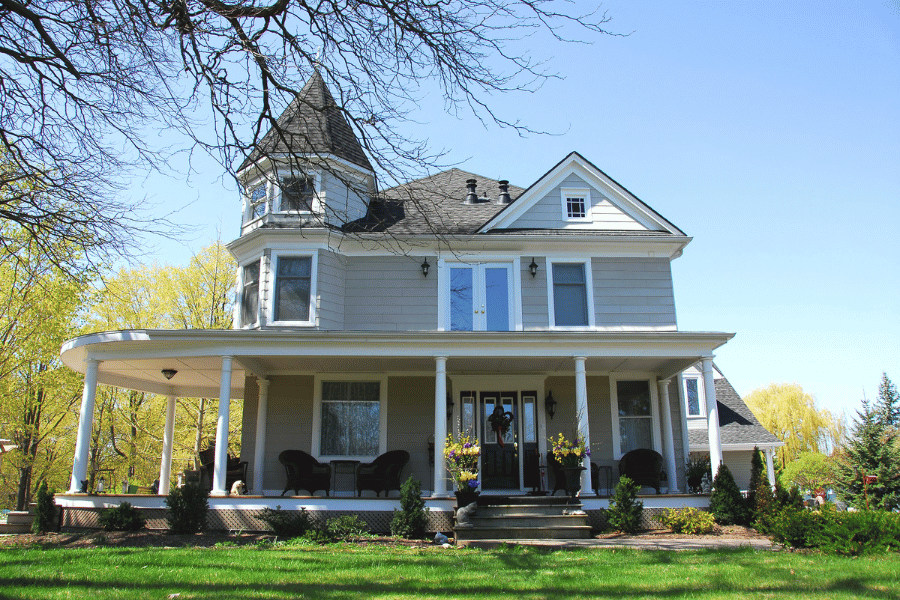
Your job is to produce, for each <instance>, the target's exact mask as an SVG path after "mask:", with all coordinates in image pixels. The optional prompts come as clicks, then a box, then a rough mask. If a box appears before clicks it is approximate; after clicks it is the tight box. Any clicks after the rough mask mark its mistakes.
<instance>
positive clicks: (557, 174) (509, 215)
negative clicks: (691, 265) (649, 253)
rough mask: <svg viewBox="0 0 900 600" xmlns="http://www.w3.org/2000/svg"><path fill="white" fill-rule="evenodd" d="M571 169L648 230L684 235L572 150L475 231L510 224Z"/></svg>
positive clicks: (484, 230)
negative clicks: (609, 197) (642, 223)
mask: <svg viewBox="0 0 900 600" xmlns="http://www.w3.org/2000/svg"><path fill="white" fill-rule="evenodd" d="M573 172H575V173H577V174H578V175H579V176H580V177H581V178H582V179H584V180H585V181H587V182H588V183H590V184H592V185H593V186H595V187H597V188H598V189H601V190H604V191H605V192H607V193H608V194H609V195H610V196H611V198H612V200H613V201H614V202H615V203H616V205H617V206H619V208H621V209H623V210H624V211H625V212H627V213H629V214H631V215H632V216H633V217H634V218H635V219H636V220H638V221H641V222H645V223H647V224H648V225H649V226H648V229H649V230H651V231H656V232H659V233H665V234H671V235H682V236H683V235H685V233H684V232H683V231H681V229H679V228H678V227H676V226H675V225H674V224H673V223H672V222H671V221H669V220H668V219H666V218H665V217H663V216H662V215H661V214H659V213H658V212H656V211H655V210H653V209H652V208H650V207H649V206H648V205H647V204H645V203H644V202H643V201H641V200H640V199H639V198H638V197H637V196H635V195H634V194H632V193H631V192H629V191H628V190H627V189H626V188H625V187H624V186H622V185H620V184H619V183H618V182H617V181H616V180H615V179H613V178H612V177H610V176H609V175H607V174H606V173H604V172H603V171H602V170H601V169H599V168H598V167H597V166H596V165H594V164H593V163H592V162H590V161H589V160H587V159H586V158H584V157H583V156H582V155H581V154H579V153H578V152H575V151H572V152H570V153H569V154H568V156H566V157H565V158H563V159H562V160H561V161H559V162H558V163H557V164H556V165H555V166H554V167H553V168H551V169H550V170H549V171H547V172H546V173H545V174H544V175H543V176H541V177H540V178H539V179H538V180H537V181H535V182H534V183H533V184H531V185H530V186H529V187H528V188H527V189H526V190H525V191H524V192H523V193H522V194H521V195H520V196H518V197H517V198H516V199H515V201H514V202H513V203H511V204H509V205H508V206H506V207H504V209H503V210H502V211H500V212H498V213H497V214H495V215H494V216H493V217H492V218H491V219H490V220H488V221H487V222H486V223H485V224H484V225H483V226H482V227H481V228H480V229H479V230H478V233H487V232H489V231H496V230H498V229H505V228H508V227H510V226H511V225H513V223H515V221H516V220H517V219H518V218H519V217H521V216H522V215H524V214H525V213H526V212H527V211H528V210H529V209H530V208H531V207H532V206H534V205H535V204H536V203H537V202H539V201H540V200H541V199H543V198H544V196H545V195H546V194H547V193H548V192H549V191H550V190H552V189H553V188H554V187H556V186H557V185H559V184H560V183H562V181H563V180H564V179H565V177H566V176H567V175H568V174H570V173H573Z"/></svg>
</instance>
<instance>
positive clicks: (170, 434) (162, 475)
mask: <svg viewBox="0 0 900 600" xmlns="http://www.w3.org/2000/svg"><path fill="white" fill-rule="evenodd" d="M174 441H175V396H171V395H170V396H166V428H165V429H164V430H163V451H162V462H161V463H160V465H159V492H158V493H159V495H160V496H166V495H168V493H169V482H170V480H171V479H172V444H173V443H174Z"/></svg>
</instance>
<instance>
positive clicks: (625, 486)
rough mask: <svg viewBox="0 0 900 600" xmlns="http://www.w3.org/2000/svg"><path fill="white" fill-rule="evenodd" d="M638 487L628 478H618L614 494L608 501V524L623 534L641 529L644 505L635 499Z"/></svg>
mask: <svg viewBox="0 0 900 600" xmlns="http://www.w3.org/2000/svg"><path fill="white" fill-rule="evenodd" d="M639 489H640V486H638V484H636V483H635V482H633V481H632V480H631V479H629V478H628V477H620V478H619V483H617V484H616V493H615V495H613V497H612V499H611V500H610V501H609V524H610V525H611V526H612V527H613V528H614V529H617V530H619V531H624V532H625V533H636V532H637V531H639V530H640V529H641V513H643V511H644V503H643V502H641V501H639V500H638V499H637V493H638V490H639Z"/></svg>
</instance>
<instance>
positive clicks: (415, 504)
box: [391, 476, 428, 540]
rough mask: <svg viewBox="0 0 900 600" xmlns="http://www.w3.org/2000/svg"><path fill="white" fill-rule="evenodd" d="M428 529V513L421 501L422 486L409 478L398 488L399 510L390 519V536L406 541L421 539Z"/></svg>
mask: <svg viewBox="0 0 900 600" xmlns="http://www.w3.org/2000/svg"><path fill="white" fill-rule="evenodd" d="M427 527H428V513H426V512H425V500H423V499H422V484H421V483H420V482H419V480H418V479H414V478H413V477H412V476H410V477H409V479H407V480H406V481H405V482H403V485H402V486H401V487H400V510H399V511H396V510H395V511H394V518H393V519H391V534H392V535H397V536H400V537H403V538H407V539H413V540H415V539H422V538H424V537H425V530H426V529H427Z"/></svg>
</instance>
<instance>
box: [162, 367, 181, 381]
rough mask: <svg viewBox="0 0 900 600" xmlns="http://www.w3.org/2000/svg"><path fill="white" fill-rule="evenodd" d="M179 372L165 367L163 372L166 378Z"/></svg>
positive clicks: (170, 377)
mask: <svg viewBox="0 0 900 600" xmlns="http://www.w3.org/2000/svg"><path fill="white" fill-rule="evenodd" d="M176 373H178V371H176V370H175V369H163V370H162V374H163V377H165V378H166V379H172V378H173V377H175V374H176Z"/></svg>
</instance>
